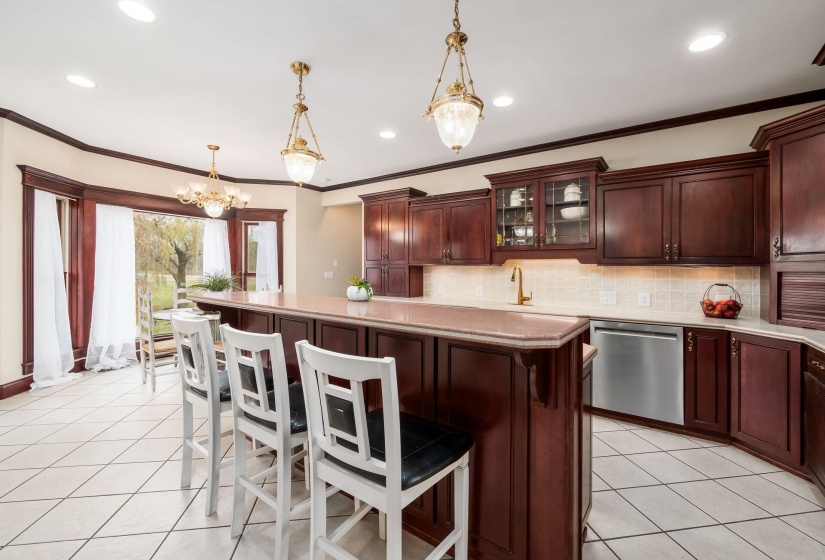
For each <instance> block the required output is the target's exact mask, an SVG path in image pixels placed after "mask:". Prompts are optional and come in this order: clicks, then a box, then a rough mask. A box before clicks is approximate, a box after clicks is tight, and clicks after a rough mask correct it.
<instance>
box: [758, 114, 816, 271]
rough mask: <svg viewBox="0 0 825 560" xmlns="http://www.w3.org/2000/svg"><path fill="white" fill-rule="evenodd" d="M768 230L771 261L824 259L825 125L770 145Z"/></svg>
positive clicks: (789, 136)
mask: <svg viewBox="0 0 825 560" xmlns="http://www.w3.org/2000/svg"><path fill="white" fill-rule="evenodd" d="M771 230H772V233H771V245H772V246H771V253H772V255H773V260H774V261H788V260H798V261H810V260H825V126H820V127H817V128H814V129H811V130H806V131H802V132H799V133H796V134H791V135H788V136H786V137H783V138H782V139H780V140H776V141H773V142H772V143H771ZM774 243H775V245H774ZM774 247H778V249H779V251H778V252H776V251H774Z"/></svg>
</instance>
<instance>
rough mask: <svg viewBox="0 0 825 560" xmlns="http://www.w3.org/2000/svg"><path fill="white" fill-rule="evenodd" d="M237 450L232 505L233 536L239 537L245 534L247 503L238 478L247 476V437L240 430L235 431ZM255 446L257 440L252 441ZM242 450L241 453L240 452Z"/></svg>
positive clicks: (244, 490)
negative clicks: (245, 507) (244, 522)
mask: <svg viewBox="0 0 825 560" xmlns="http://www.w3.org/2000/svg"><path fill="white" fill-rule="evenodd" d="M234 432H235V433H234V440H235V441H234V445H233V446H232V447H233V448H234V449H235V460H234V461H235V463H234V464H235V481H234V485H233V489H232V490H233V494H234V498H233V503H232V536H233V537H237V536H239V535H240V534H241V533H242V532H243V514H244V505H245V501H246V489H245V488H244V487H243V486H242V485H241V483H240V482H239V480H238V478H239V477H242V476H246V436H244V434H243V433H242V432H241V431H240V430H237V429H236V430H234ZM252 442H253V445H254V443H255V440H252ZM239 450H240V451H239Z"/></svg>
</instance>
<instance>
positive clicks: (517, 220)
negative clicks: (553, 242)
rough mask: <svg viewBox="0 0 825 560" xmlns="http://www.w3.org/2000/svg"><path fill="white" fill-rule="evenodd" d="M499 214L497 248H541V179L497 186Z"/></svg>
mask: <svg viewBox="0 0 825 560" xmlns="http://www.w3.org/2000/svg"><path fill="white" fill-rule="evenodd" d="M492 188H493V204H494V205H495V213H494V216H493V223H494V227H495V231H494V232H493V236H494V237H493V244H494V246H495V247H496V250H502V251H532V250H535V249H538V248H539V243H538V241H539V228H540V227H541V225H540V222H539V209H540V208H541V205H540V201H539V196H540V193H539V188H538V181H521V182H515V183H503V184H498V185H493V187H492Z"/></svg>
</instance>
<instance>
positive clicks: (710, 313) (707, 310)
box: [699, 283, 743, 319]
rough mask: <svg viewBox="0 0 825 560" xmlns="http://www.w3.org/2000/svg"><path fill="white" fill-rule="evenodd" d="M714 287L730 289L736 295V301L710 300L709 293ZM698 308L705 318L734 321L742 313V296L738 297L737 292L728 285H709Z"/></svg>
mask: <svg viewBox="0 0 825 560" xmlns="http://www.w3.org/2000/svg"><path fill="white" fill-rule="evenodd" d="M715 286H721V287H723V288H730V289H731V290H733V293H734V294H735V295H736V299H726V300H719V301H712V300H710V299H709V296H710V291H711V290H712V289H713V288H714V287H715ZM699 307H701V308H702V313H704V314H705V317H710V318H712V319H736V318H737V317H739V312H740V311H742V307H743V306H742V296H740V295H739V292H737V291H736V288H734V287H733V286H731V285H730V284H718V283H717V284H711V285H710V286H708V289H707V290H705V297H704V298H703V300H702V301H701V302H699Z"/></svg>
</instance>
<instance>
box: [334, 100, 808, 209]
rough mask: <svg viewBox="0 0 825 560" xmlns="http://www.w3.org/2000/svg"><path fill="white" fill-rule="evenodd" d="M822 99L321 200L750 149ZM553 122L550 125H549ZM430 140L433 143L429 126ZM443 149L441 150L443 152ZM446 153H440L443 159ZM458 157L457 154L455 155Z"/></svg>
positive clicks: (448, 188)
mask: <svg viewBox="0 0 825 560" xmlns="http://www.w3.org/2000/svg"><path fill="white" fill-rule="evenodd" d="M817 105H821V103H810V104H807V105H797V106H796V107H786V108H784V109H776V110H773V111H764V112H761V113H753V114H750V115H742V116H739V117H733V118H729V119H721V120H717V121H711V122H706V123H700V124H694V125H690V126H682V127H679V128H671V129H667V130H660V131H658V132H649V133H646V134H637V135H635V136H626V137H624V138H616V139H614V140H605V141H603V142H594V143H591V144H584V145H581V146H572V147H569V148H562V149H560V150H553V151H550V152H542V153H538V154H531V155H527V156H520V157H515V158H509V159H503V160H498V161H491V162H489V163H481V164H478V165H469V166H467V167H459V168H457V169H449V170H446V171H437V172H435V173H427V174H424V175H417V176H414V177H407V178H404V179H395V180H392V181H384V182H381V183H372V184H368V185H362V186H359V187H354V188H351V189H342V190H339V191H331V192H328V193H324V196H323V204H324V206H330V205H335V204H347V203H352V202H358V195H359V194H365V193H372V192H381V191H388V190H392V189H400V188H404V187H414V188H416V189H421V190H423V191H425V192H426V193H428V194H441V193H446V192H456V191H463V190H472V189H481V188H485V187H489V186H490V183H489V182H488V181H487V180H486V179H485V178H484V175H489V174H491V173H501V172H503V171H512V170H515V169H525V168H528V167H537V166H540V165H550V164H554V163H563V162H566V161H575V160H579V159H586V158H591V157H598V156H602V157H604V159H605V160H607V163H608V165H610V168H611V169H628V168H631V167H639V166H644V165H656V164H660V163H669V162H674V161H686V160H691V159H699V158H704V157H713V156H720V155H729V154H738V153H742V152H750V151H751V147H750V145H749V144H750V141H751V139H752V138H753V135H754V134H755V133H756V129H757V128H759V126H760V125H762V124H765V123H769V122H772V121H775V120H777V119H781V118H783V117H786V116H788V115H792V114H794V113H799V112H800V111H804V110H806V109H809V108H811V107H815V106H817ZM551 127H552V123H551V124H550V128H551ZM432 132H433V138H432V141H433V142H436V143H437V142H438V134H436V131H435V126H433V131H432ZM476 134H484V123H482V124H481V125H479V128H478V131H477V132H476ZM448 151H449V150H447V149H446V148H445V152H448ZM449 156H450V154H445V156H444V157H445V161H446V158H447V157H449ZM458 157H459V158H460V157H461V156H458Z"/></svg>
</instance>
